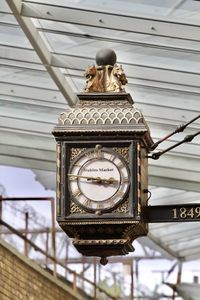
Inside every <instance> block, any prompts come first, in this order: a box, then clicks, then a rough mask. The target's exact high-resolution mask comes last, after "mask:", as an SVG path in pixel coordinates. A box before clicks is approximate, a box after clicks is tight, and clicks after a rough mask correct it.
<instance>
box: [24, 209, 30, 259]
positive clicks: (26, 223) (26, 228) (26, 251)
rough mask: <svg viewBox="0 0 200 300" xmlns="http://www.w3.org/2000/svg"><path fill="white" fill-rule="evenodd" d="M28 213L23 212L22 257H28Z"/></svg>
mask: <svg viewBox="0 0 200 300" xmlns="http://www.w3.org/2000/svg"><path fill="white" fill-rule="evenodd" d="M28 217H29V215H28V212H27V211H26V212H25V234H24V236H25V238H26V239H25V240H24V255H25V256H28V242H27V236H28Z"/></svg>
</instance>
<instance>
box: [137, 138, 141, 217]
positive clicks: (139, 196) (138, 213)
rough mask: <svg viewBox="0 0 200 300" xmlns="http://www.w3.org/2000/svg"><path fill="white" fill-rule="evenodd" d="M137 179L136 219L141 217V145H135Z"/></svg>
mask: <svg viewBox="0 0 200 300" xmlns="http://www.w3.org/2000/svg"><path fill="white" fill-rule="evenodd" d="M137 169H138V170H137V177H138V204H137V217H140V216H141V145H140V143H137Z"/></svg>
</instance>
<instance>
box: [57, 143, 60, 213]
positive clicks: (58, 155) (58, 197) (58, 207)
mask: <svg viewBox="0 0 200 300" xmlns="http://www.w3.org/2000/svg"><path fill="white" fill-rule="evenodd" d="M56 153H57V157H56V212H57V216H60V215H61V192H60V191H61V145H60V144H59V143H57V145H56Z"/></svg>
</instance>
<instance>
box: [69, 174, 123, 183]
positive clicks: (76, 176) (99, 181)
mask: <svg viewBox="0 0 200 300" xmlns="http://www.w3.org/2000/svg"><path fill="white" fill-rule="evenodd" d="M68 176H70V177H72V178H73V177H75V178H84V179H87V180H88V181H89V180H94V181H96V182H97V183H101V182H104V183H110V184H112V183H115V182H118V180H116V179H114V178H113V177H110V178H108V179H107V178H101V177H93V176H83V175H74V174H68Z"/></svg>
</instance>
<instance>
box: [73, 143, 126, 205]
mask: <svg viewBox="0 0 200 300" xmlns="http://www.w3.org/2000/svg"><path fill="white" fill-rule="evenodd" d="M68 180H69V190H70V193H71V194H72V197H73V199H74V200H75V202H76V203H78V204H80V205H82V206H84V207H85V208H88V209H89V210H95V211H99V210H100V211H101V210H106V209H111V208H112V207H114V206H116V205H117V204H118V203H119V202H120V201H122V200H123V199H124V198H125V196H126V194H127V192H128V189H129V169H128V166H127V164H126V162H125V161H124V160H123V158H122V157H121V156H120V155H119V154H117V153H116V152H114V151H113V150H110V149H107V148H101V146H100V145H97V146H96V148H93V149H90V150H87V151H84V152H83V153H81V154H80V155H79V157H78V158H77V159H76V160H75V161H74V162H73V163H72V165H71V167H70V170H69V174H68Z"/></svg>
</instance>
